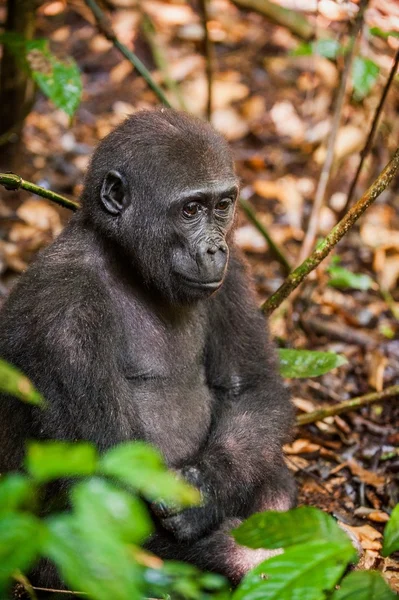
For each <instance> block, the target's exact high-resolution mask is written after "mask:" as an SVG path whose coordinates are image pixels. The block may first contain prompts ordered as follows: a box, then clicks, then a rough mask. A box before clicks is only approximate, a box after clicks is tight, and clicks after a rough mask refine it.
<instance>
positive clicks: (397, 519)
mask: <svg viewBox="0 0 399 600" xmlns="http://www.w3.org/2000/svg"><path fill="white" fill-rule="evenodd" d="M397 550H399V504H397V505H396V506H395V508H394V509H393V511H392V513H391V518H390V519H389V521H388V523H387V524H386V526H385V529H384V543H383V546H382V555H383V556H389V554H392V552H396V551H397Z"/></svg>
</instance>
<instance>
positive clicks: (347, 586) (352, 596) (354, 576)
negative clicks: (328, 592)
mask: <svg viewBox="0 0 399 600" xmlns="http://www.w3.org/2000/svg"><path fill="white" fill-rule="evenodd" d="M395 598H396V599H397V598H398V596H397V595H396V594H394V593H393V591H392V590H391V589H390V587H389V586H388V585H387V583H386V582H385V581H384V579H383V577H382V576H381V574H380V573H377V572H376V571H354V572H353V573H349V575H347V576H346V577H345V579H343V580H342V582H341V584H340V588H339V590H337V591H336V592H334V594H333V595H332V596H331V600H395Z"/></svg>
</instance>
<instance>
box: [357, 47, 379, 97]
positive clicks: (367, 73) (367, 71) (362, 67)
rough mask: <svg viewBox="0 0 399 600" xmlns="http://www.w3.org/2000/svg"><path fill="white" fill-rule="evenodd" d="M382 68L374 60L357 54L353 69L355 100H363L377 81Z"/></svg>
mask: <svg viewBox="0 0 399 600" xmlns="http://www.w3.org/2000/svg"><path fill="white" fill-rule="evenodd" d="M379 72H380V68H379V66H378V65H376V64H375V62H374V61H372V60H370V59H369V58H364V57H362V56H355V59H354V61H353V69H352V82H353V96H354V98H355V100H357V101H360V100H363V98H365V97H366V96H367V95H368V94H369V93H370V91H371V88H372V87H373V85H374V84H375V82H376V81H377V78H378V75H379Z"/></svg>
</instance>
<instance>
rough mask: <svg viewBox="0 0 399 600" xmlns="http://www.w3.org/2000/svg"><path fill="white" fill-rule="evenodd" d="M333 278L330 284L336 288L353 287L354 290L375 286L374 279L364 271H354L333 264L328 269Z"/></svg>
mask: <svg viewBox="0 0 399 600" xmlns="http://www.w3.org/2000/svg"><path fill="white" fill-rule="evenodd" d="M327 270H328V272H329V274H330V276H331V279H330V280H329V282H328V285H329V286H331V287H336V288H352V289H354V290H369V289H370V288H371V287H373V284H374V282H373V280H372V279H371V277H369V276H368V275H365V274H363V273H352V272H351V271H348V269H345V268H344V267H338V266H337V267H334V266H331V267H329V268H328V269H327Z"/></svg>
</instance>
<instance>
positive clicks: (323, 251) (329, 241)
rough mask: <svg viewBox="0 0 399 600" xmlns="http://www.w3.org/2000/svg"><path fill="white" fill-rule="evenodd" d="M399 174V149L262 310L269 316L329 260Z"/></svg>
mask: <svg viewBox="0 0 399 600" xmlns="http://www.w3.org/2000/svg"><path fill="white" fill-rule="evenodd" d="M398 171H399V147H398V148H397V150H396V152H395V153H394V155H393V157H392V158H391V160H390V161H389V163H388V164H387V166H386V167H385V169H384V170H383V171H382V173H380V175H379V176H378V177H377V179H376V180H375V181H374V183H373V184H372V185H371V186H370V187H369V189H368V190H367V192H365V193H364V194H363V196H362V197H361V198H360V199H359V200H358V201H357V202H356V204H354V206H353V207H352V208H351V209H350V211H349V212H348V213H347V214H346V215H345V216H344V218H343V219H341V221H340V222H339V223H338V224H337V225H336V226H335V227H334V228H333V229H332V230H331V231H330V233H329V234H328V236H327V237H326V238H325V239H324V240H323V241H322V242H321V243H320V244H319V245H318V246H317V248H316V250H314V251H313V252H312V254H311V255H310V256H309V257H308V258H307V259H306V260H304V261H303V263H302V264H301V265H299V267H297V268H296V269H294V270H293V271H292V273H290V274H289V275H288V277H287V279H286V280H285V281H284V283H283V284H282V285H281V286H280V287H279V289H278V290H277V291H276V292H275V293H274V294H273V295H272V296H270V298H268V300H266V302H265V303H264V304H263V305H262V310H263V311H264V312H265V313H266V314H270V313H271V312H273V310H274V309H275V308H277V306H280V304H281V303H282V301H283V300H285V298H287V297H288V296H289V295H290V293H291V292H292V291H293V290H294V289H295V288H297V287H298V285H299V284H300V283H301V282H302V281H303V280H304V279H305V277H306V276H307V275H309V273H311V271H313V270H314V269H315V268H316V267H317V266H318V265H319V264H320V263H321V261H322V260H323V259H324V258H325V257H326V256H328V254H329V253H330V252H331V250H332V249H333V248H334V247H335V246H336V245H337V244H338V242H339V241H340V240H341V239H342V238H343V236H344V235H345V234H346V233H347V231H349V229H350V228H351V227H352V226H353V225H354V224H355V223H356V221H357V220H358V219H359V217H361V215H362V214H363V213H364V211H365V210H366V209H367V208H368V207H369V206H370V205H371V204H372V203H373V202H374V200H375V199H376V198H378V196H379V195H380V194H381V193H382V192H383V191H384V190H385V189H386V188H387V187H388V185H389V184H390V183H391V181H392V180H393V178H394V177H395V175H396V174H397V173H398Z"/></svg>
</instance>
